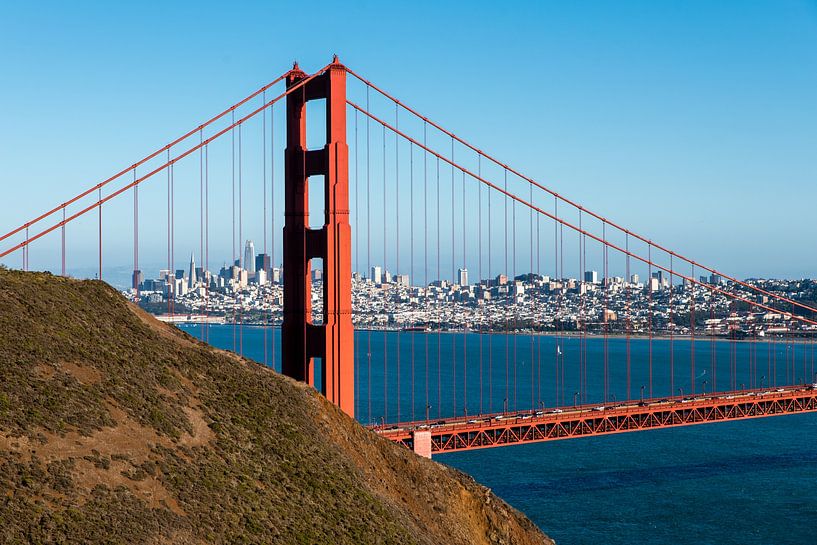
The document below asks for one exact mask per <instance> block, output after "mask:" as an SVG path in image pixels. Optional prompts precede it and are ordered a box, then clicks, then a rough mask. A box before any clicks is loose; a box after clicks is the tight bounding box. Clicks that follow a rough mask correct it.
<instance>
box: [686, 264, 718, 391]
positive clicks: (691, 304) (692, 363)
mask: <svg viewBox="0 0 817 545" xmlns="http://www.w3.org/2000/svg"><path fill="white" fill-rule="evenodd" d="M689 277H690V278H692V279H693V280H694V279H695V265H694V264H693V265H692V272H691V274H690V275H689ZM688 286H689V339H690V340H689V366H690V373H689V374H690V377H691V378H690V380H691V381H692V391H693V392H694V391H695V283H694V282H692V281H691V282H689V283H688ZM713 387H714V385H713ZM712 391H713V392H714V391H715V390H714V388H713V390H712Z"/></svg>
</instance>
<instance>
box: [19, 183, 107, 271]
mask: <svg viewBox="0 0 817 545" xmlns="http://www.w3.org/2000/svg"><path fill="white" fill-rule="evenodd" d="M26 237H28V232H27V231H26ZM26 270H28V244H26ZM99 279H100V280H102V187H100V188H99Z"/></svg>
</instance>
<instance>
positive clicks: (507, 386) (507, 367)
mask: <svg viewBox="0 0 817 545" xmlns="http://www.w3.org/2000/svg"><path fill="white" fill-rule="evenodd" d="M504 172H505V194H504V197H503V201H504V208H505V221H504V223H503V226H502V228H503V233H504V238H505V245H504V246H505V268H504V269H503V271H502V274H503V275H504V276H505V298H504V299H505V301H504V305H503V307H504V308H503V312H502V313H503V314H504V317H505V399H504V401H503V412H508V403H509V399H510V397H511V371H510V360H509V357H510V356H509V354H508V350H509V349H510V344H511V339H510V335H509V333H510V323H509V318H508V314H509V312H510V309H511V306H510V303H509V302H508V296H509V295H510V286H509V285H508V272H509V269H508V171H507V169H506V170H505V171H504Z"/></svg>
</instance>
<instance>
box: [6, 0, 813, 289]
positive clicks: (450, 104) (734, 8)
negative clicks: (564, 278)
mask: <svg viewBox="0 0 817 545" xmlns="http://www.w3.org/2000/svg"><path fill="white" fill-rule="evenodd" d="M275 4H279V3H272V2H234V3H224V2H218V3H210V2H195V3H193V2H190V3H184V2H175V3H159V2H156V3H152V2H139V3H129V4H126V3H111V2H104V3H103V2H79V3H65V2H40V3H36V4H33V3H23V2H20V3H13V4H12V3H7V4H6V5H4V6H3V8H2V14H0V66H2V70H3V84H2V85H0V104H2V119H3V124H2V125H3V128H4V130H3V131H2V132H1V133H0V186H2V188H3V197H2V203H3V204H2V205H0V211H1V212H2V214H0V218H2V221H0V231H3V232H5V231H7V230H9V229H11V228H13V227H16V226H17V225H18V224H20V223H21V222H23V221H25V220H26V219H28V218H30V217H32V216H35V215H36V214H37V213H39V212H40V211H42V210H43V209H45V208H46V207H50V206H51V205H53V204H57V203H59V202H61V201H62V200H64V199H65V198H67V197H69V196H71V195H73V194H75V193H77V192H79V191H80V190H82V189H84V188H86V187H88V186H91V185H93V184H94V183H96V182H97V181H99V180H101V179H103V178H105V177H107V176H108V175H110V174H111V173H113V172H115V171H117V170H119V169H120V168H122V167H123V166H125V165H128V164H131V163H133V162H134V161H135V160H137V159H138V158H140V157H142V156H144V155H145V154H147V153H149V152H150V151H152V150H153V149H155V148H157V147H159V146H160V145H162V144H163V143H165V142H167V141H169V140H171V139H172V138H173V137H175V136H177V135H178V134H180V133H182V132H184V131H185V130H187V129H189V128H191V127H194V126H196V125H197V124H198V123H200V122H201V121H203V120H204V119H205V118H206V117H208V116H209V115H211V114H212V113H215V112H217V111H219V110H220V109H221V108H223V107H225V106H227V105H229V104H230V103H232V102H234V101H236V100H238V99H240V98H242V97H243V96H245V95H246V94H248V93H249V92H250V91H252V90H254V89H257V88H258V87H260V86H261V85H262V84H264V83H266V82H267V81H270V80H271V79H273V78H274V77H276V76H277V75H279V74H280V73H281V72H283V71H284V70H286V69H287V67H288V66H289V65H290V64H291V62H292V60H293V59H296V58H297V59H298V60H299V61H300V63H301V65H303V66H304V67H305V68H308V69H315V68H318V67H320V66H323V65H324V64H325V63H327V62H328V61H329V59H330V58H331V55H332V53H338V54H339V55H340V56H341V60H342V61H343V62H345V63H346V64H347V65H349V66H350V67H352V68H354V69H355V70H357V71H358V72H360V73H362V74H364V75H366V76H367V77H368V78H370V79H372V80H373V81H375V82H377V83H378V84H379V85H381V86H383V87H385V88H386V89H388V90H391V91H393V92H394V93H395V94H396V95H398V96H399V97H402V98H404V99H405V100H407V101H408V102H410V103H411V104H412V105H414V106H415V107H416V108H417V109H418V110H420V111H421V112H424V113H425V114H426V115H428V116H430V117H432V118H433V119H436V120H438V121H440V122H441V123H442V124H443V125H444V126H446V127H449V128H451V129H453V130H454V131H455V132H457V133H458V134H461V135H463V136H465V137H466V138H468V139H469V140H471V141H473V142H474V143H475V144H476V145H477V146H478V147H480V148H482V149H485V150H490V151H491V153H493V154H494V155H496V156H497V157H499V158H500V159H502V160H504V161H506V162H508V163H509V164H512V165H514V166H515V167H516V168H518V169H519V170H521V171H523V172H525V173H528V174H529V175H531V176H532V177H534V178H536V179H538V180H541V181H542V182H544V183H546V184H548V185H549V186H550V187H552V188H553V189H555V190H557V191H559V192H560V193H563V194H565V195H567V196H569V197H571V198H573V199H575V200H578V201H579V202H582V203H583V204H584V205H585V206H587V207H589V208H592V209H594V210H597V211H599V212H601V213H603V214H605V215H608V216H610V217H611V218H613V219H615V220H618V221H619V222H621V223H624V224H626V225H628V226H630V227H631V228H632V229H633V230H635V231H638V232H641V233H643V234H645V235H648V236H650V237H652V238H653V239H655V240H657V241H661V242H663V243H665V244H666V245H669V246H671V247H675V248H677V249H678V250H680V251H682V252H684V253H687V254H689V255H691V256H692V257H694V258H696V259H699V260H700V261H703V262H706V263H711V264H714V265H716V266H717V267H719V268H721V269H723V270H724V271H726V272H730V273H733V274H735V275H738V276H741V277H747V276H754V275H758V276H795V277H801V276H811V277H814V276H817V253H815V251H814V249H815V244H814V237H815V234H817V221H815V214H814V210H815V203H817V151H815V150H817V100H815V97H817V2H814V1H771V0H770V1H767V2H751V1H740V2H738V1H722V2H712V1H679V2H654V1H643V2H638V1H632V2H626V1H625V2H529V3H521V2H520V3H516V2H484V3H483V2H470V3H441V2H416V1H415V2H405V3H400V2H389V3H375V2H369V3H356V5H355V6H354V7H343V8H341V4H340V3H337V2H311V3H310V4H309V8H308V10H307V11H306V12H304V11H303V5H304V4H303V3H295V2H292V3H286V4H283V3H280V5H275ZM341 10H342V11H341ZM111 221H113V222H114V225H115V222H116V221H117V218H115V217H114V218H112V219H111ZM121 221H122V229H123V230H126V229H130V223H129V222H128V221H125V220H124V219H122V220H121ZM94 242H95V241H91V242H89V243H88V246H89V247H88V248H87V250H88V251H91V250H93V247H94ZM78 251H79V250H78ZM163 251H164V250H163V246H162V247H160V248H158V250H157V251H156V254H157V256H156V259H157V260H158V259H160V257H161V256H162V255H163ZM143 253H145V254H147V255H146V257H145V258H144V259H146V260H147V259H151V256H150V253H151V250H150V249H145V250H143ZM127 255H128V253H127V252H123V254H122V255H116V256H114V257H112V258H111V260H110V261H109V263H110V262H113V261H116V260H117V259H121V260H122V261H123V265H126V264H127V260H126V259H125V257H126V256H127Z"/></svg>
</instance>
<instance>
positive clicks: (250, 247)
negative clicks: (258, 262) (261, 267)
mask: <svg viewBox="0 0 817 545" xmlns="http://www.w3.org/2000/svg"><path fill="white" fill-rule="evenodd" d="M244 269H246V270H247V273H248V274H249V275H250V276H252V275H254V274H255V244H253V243H252V241H251V240H248V241H247V244H246V245H245V246H244Z"/></svg>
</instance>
